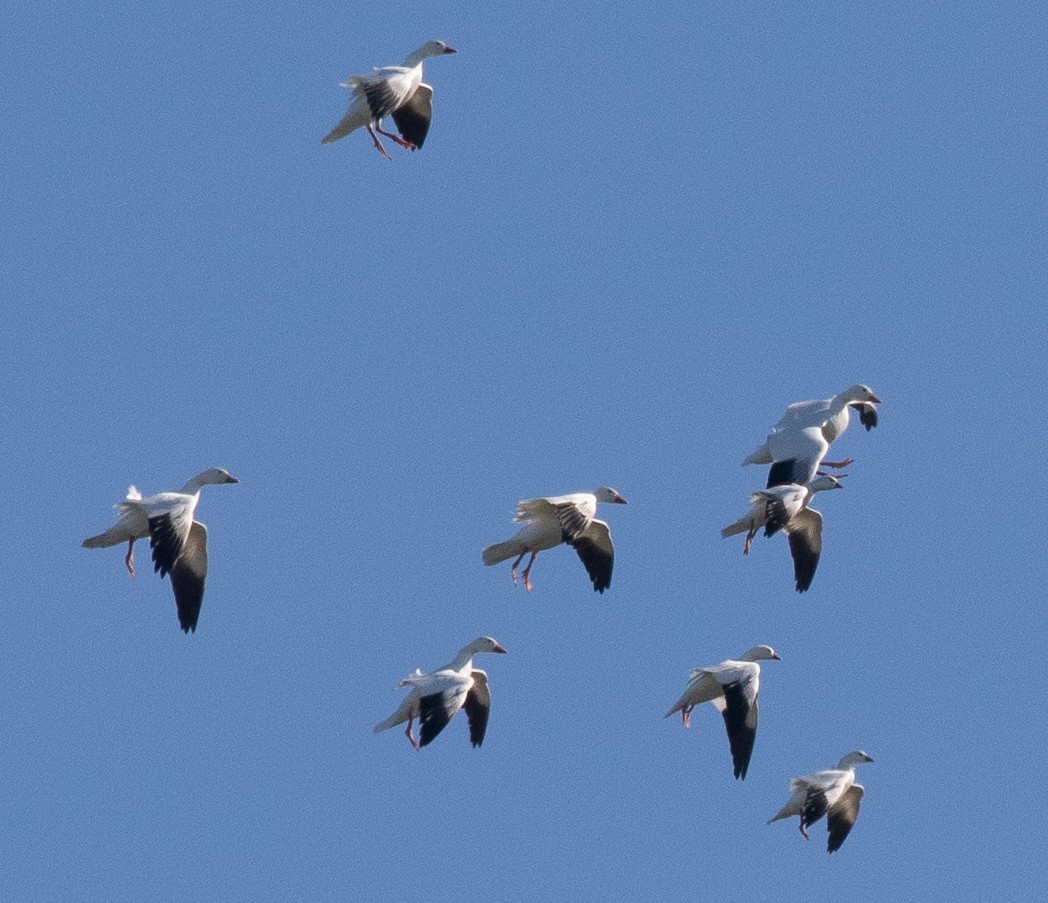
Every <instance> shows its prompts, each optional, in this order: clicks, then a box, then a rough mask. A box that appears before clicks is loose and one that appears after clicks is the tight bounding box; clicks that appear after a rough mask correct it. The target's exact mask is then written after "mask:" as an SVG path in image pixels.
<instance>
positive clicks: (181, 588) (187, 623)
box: [82, 467, 239, 633]
mask: <svg viewBox="0 0 1048 903" xmlns="http://www.w3.org/2000/svg"><path fill="white" fill-rule="evenodd" d="M238 482H239V480H237V478H236V477H234V476H231V475H230V474H229V472H228V471H226V470H223V469H222V468H220V467H212V468H210V469H208V470H205V471H203V472H201V473H198V474H197V475H196V476H194V477H190V479H188V480H187V481H186V483H185V485H184V486H183V487H182V488H181V489H180V490H179V491H178V492H160V493H157V494H156V495H150V496H145V497H143V496H142V494H141V493H140V492H139V491H138V490H137V489H136V488H135V487H134V486H131V487H129V489H128V492H127V497H126V498H125V499H124V501H122V502H118V503H117V505H116V510H117V513H118V516H117V521H116V523H115V524H114V525H113V526H112V527H110V528H109V529H108V530H106V531H105V532H104V533H99V534H98V535H97V536H90V537H88V538H87V539H85V540H84V542H83V543H82V545H83V546H84V547H85V548H88V549H97V548H106V547H108V546H114V545H117V544H119V543H121V542H126V543H127V555H126V556H125V558H124V564H125V566H126V567H127V571H128V573H129V574H130V575H131V577H132V578H134V576H135V565H134V545H135V542H136V541H137V540H139V539H145V538H146V537H147V536H148V537H149V544H150V546H151V548H152V550H153V570H154V571H158V572H159V573H160V576H161V577H163V576H164V575H165V574H170V575H171V588H172V590H173V591H174V595H175V606H176V608H177V609H178V621H179V624H180V625H181V627H182V630H183V631H184V632H186V633H189V632H190V631H195V630H196V625H197V619H198V618H199V617H200V606H201V604H202V602H203V599H204V584H205V582H206V580H207V527H205V526H204V525H203V524H202V523H200V522H199V521H197V520H195V519H194V516H193V515H194V513H195V512H196V508H197V505H198V504H199V502H200V490H201V489H202V488H203V487H204V486H207V485H209V484H222V483H238Z"/></svg>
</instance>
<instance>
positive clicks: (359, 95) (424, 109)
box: [320, 41, 458, 160]
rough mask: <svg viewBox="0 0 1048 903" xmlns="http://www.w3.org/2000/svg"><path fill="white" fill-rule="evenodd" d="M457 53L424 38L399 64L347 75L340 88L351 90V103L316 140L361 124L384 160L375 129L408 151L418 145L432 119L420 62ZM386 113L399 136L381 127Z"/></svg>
mask: <svg viewBox="0 0 1048 903" xmlns="http://www.w3.org/2000/svg"><path fill="white" fill-rule="evenodd" d="M457 52H458V51H456V50H455V48H454V47H449V46H448V45H447V44H445V43H444V42H443V41H428V42H426V43H425V44H423V45H422V46H421V47H419V49H418V50H415V51H414V52H412V53H409V54H408V56H407V59H405V60H404V65H403V66H385V67H383V68H381V69H375V70H374V71H373V72H371V73H370V74H368V75H354V76H351V77H350V78H349V79H347V80H346V81H344V82H343V83H342V87H343V88H349V89H350V90H351V91H352V92H353V102H352V103H351V104H350V106H349V110H347V111H346V115H345V116H343V117H342V119H341V121H340V122H339V124H338V125H336V126H335V127H334V128H333V129H332V130H331V131H330V132H329V133H328V134H327V135H326V136H325V137H324V138H323V139H322V140H321V142H320V143H321V144H330V143H331V142H332V141H338V139H339V138H344V137H345V136H346V135H348V134H349V133H350V132H352V131H355V130H356V129H359V128H361V127H364V128H366V129H367V130H368V134H369V135H371V140H372V141H374V142H375V150H377V151H378V152H379V153H380V154H382V156H383V157H385V158H386V159H387V160H392V159H393V158H392V157H390V155H389V154H388V153H386V149H385V148H384V147H383V146H382V142H381V141H379V139H378V135H376V134H375V132H378V133H379V134H380V135H385V136H386V137H387V138H391V139H392V140H393V141H395V142H396V143H397V144H399V145H400V146H401V147H406V148H407V149H408V150H417V149H418V148H420V147H422V144H423V142H424V141H425V140H426V134H427V133H428V132H429V123H430V120H431V119H432V118H433V89H432V88H431V87H430V86H429V85H427V84H424V83H423V81H422V61H423V60H425V59H428V58H429V57H431V56H442V55H443V54H445V53H457ZM386 116H392V117H393V121H394V122H395V123H396V124H397V129H398V131H399V132H400V135H395V134H393V132H387V131H385V129H383V128H382V120H383V119H384V118H385V117H386Z"/></svg>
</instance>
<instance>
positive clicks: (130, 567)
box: [124, 540, 135, 580]
mask: <svg viewBox="0 0 1048 903" xmlns="http://www.w3.org/2000/svg"><path fill="white" fill-rule="evenodd" d="M124 567H126V568H127V572H128V574H130V575H131V579H132V580H134V579H135V550H134V540H132V541H131V543H130V544H129V545H128V549H127V555H126V556H125V557H124Z"/></svg>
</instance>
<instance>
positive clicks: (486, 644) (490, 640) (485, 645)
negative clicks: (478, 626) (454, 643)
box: [462, 636, 508, 655]
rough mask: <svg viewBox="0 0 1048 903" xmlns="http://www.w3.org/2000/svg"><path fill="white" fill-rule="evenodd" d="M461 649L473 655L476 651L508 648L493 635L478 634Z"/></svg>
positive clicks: (499, 650) (494, 650) (496, 650)
mask: <svg viewBox="0 0 1048 903" xmlns="http://www.w3.org/2000/svg"><path fill="white" fill-rule="evenodd" d="M462 651H463V652H468V653H470V654H471V655H475V654H476V653H478V652H507V651H508V650H507V649H506V648H505V647H504V646H503V645H502V644H501V643H499V641H498V640H496V639H495V638H494V637H490V636H478V637H477V638H476V639H475V640H474V641H473V642H472V643H470V644H469V645H468V646H466V648H465V649H463V650H462Z"/></svg>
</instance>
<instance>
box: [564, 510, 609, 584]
mask: <svg viewBox="0 0 1048 903" xmlns="http://www.w3.org/2000/svg"><path fill="white" fill-rule="evenodd" d="M571 545H572V546H573V547H574V549H575V551H576V553H577V554H578V556H579V560H580V561H581V562H582V564H583V565H584V566H585V568H586V573H587V574H589V577H590V580H591V581H593V588H594V589H595V590H596V591H597V592H598V593H603V592H604V590H606V589H607V588H608V587H609V586H611V572H612V568H613V567H614V566H615V547H614V546H613V545H612V542H611V531H610V530H609V529H608V525H607V524H606V523H604V521H602V520H592V521H590V525H589V526H588V527H587V528H586V529H585V530H584V531H583V532H582V533H580V534H578V535H577V536H576V537H575V539H574V540H571Z"/></svg>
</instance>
